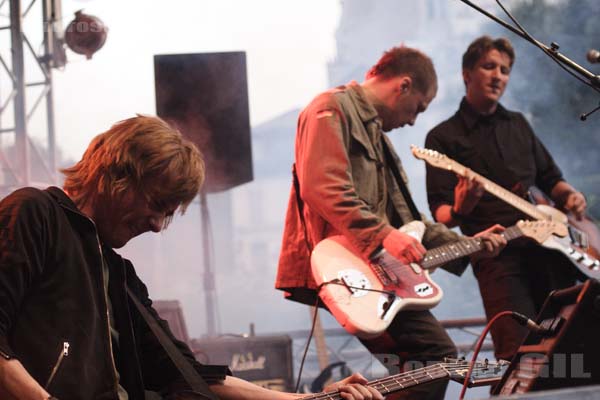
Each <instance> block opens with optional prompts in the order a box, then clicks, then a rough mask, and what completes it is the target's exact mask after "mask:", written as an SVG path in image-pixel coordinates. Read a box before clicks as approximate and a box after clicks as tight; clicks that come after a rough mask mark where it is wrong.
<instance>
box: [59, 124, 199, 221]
mask: <svg viewBox="0 0 600 400" xmlns="http://www.w3.org/2000/svg"><path fill="white" fill-rule="evenodd" d="M61 172H62V173H63V174H64V175H65V183H64V188H65V190H66V191H67V192H69V195H70V197H71V198H72V199H73V201H74V202H75V203H76V204H77V205H78V206H79V207H80V208H81V207H82V206H84V205H86V204H88V203H89V202H92V204H93V202H94V201H95V199H97V198H98V196H110V198H118V197H119V196H122V195H124V194H125V193H126V192H127V191H129V190H135V191H139V192H141V193H143V195H144V196H145V197H146V200H147V201H148V202H149V204H150V205H151V206H152V207H153V208H155V209H157V210H160V211H166V210H167V208H168V207H174V206H175V207H177V206H179V208H180V212H181V214H183V213H184V212H185V210H186V208H187V206H188V205H189V204H190V203H191V202H192V200H193V199H194V197H195V196H196V195H197V194H198V192H199V191H200V188H201V186H202V183H203V182H204V161H203V159H202V155H201V153H200V151H199V150H198V149H197V148H196V146H195V145H194V144H193V143H192V142H190V141H189V140H187V139H185V138H184V137H183V136H182V135H181V133H180V132H179V131H177V130H176V129H174V128H173V127H171V126H170V125H169V124H167V123H166V122H165V121H163V120H162V119H160V118H158V117H153V116H146V115H139V114H138V115H137V116H136V117H133V118H129V119H126V120H123V121H120V122H117V123H116V124H114V125H113V126H112V127H111V128H110V129H109V130H108V131H106V132H104V133H101V134H100V135H98V136H96V137H95V138H94V139H93V140H92V142H91V143H90V145H89V146H88V148H87V150H86V151H85V153H84V154H83V157H82V158H81V160H80V161H79V162H78V163H77V164H75V165H74V166H72V167H70V168H65V169H62V170H61ZM168 222H169V221H168V220H167V221H166V222H165V225H166V224H168Z"/></svg>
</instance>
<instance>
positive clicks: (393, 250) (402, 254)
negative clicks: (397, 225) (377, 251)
mask: <svg viewBox="0 0 600 400" xmlns="http://www.w3.org/2000/svg"><path fill="white" fill-rule="evenodd" d="M382 244H383V248H384V249H385V251H387V252H388V253H390V254H391V255H392V256H393V257H395V258H397V259H398V260H400V261H402V262H404V263H406V264H410V263H418V262H419V261H421V260H422V259H423V256H425V252H426V251H427V250H426V249H425V247H423V245H422V244H421V242H419V241H418V240H417V239H416V238H414V237H413V236H411V235H409V234H407V233H404V232H401V231H399V230H397V229H394V230H392V231H391V232H390V233H388V235H387V236H386V237H385V239H383V243H382Z"/></svg>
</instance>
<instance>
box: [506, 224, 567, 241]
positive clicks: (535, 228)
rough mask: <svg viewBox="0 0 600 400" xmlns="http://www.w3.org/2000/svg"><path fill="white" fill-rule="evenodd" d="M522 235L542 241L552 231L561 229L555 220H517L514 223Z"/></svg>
mask: <svg viewBox="0 0 600 400" xmlns="http://www.w3.org/2000/svg"><path fill="white" fill-rule="evenodd" d="M516 226H517V227H518V228H519V230H520V231H521V233H522V234H523V236H526V237H528V238H531V239H533V240H535V241H536V242H538V243H544V242H545V241H546V239H548V238H549V237H550V236H551V235H552V234H553V233H558V232H561V231H562V230H563V227H562V226H560V225H559V224H558V223H557V222H555V221H551V220H539V221H523V220H521V221H519V222H517V223H516Z"/></svg>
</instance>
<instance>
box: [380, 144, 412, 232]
mask: <svg viewBox="0 0 600 400" xmlns="http://www.w3.org/2000/svg"><path fill="white" fill-rule="evenodd" d="M382 136H383V135H382ZM381 146H382V147H383V153H384V154H385V159H386V164H387V165H388V168H389V169H390V171H392V174H393V175H394V178H395V180H396V183H397V185H398V188H400V192H401V193H402V197H404V201H405V202H406V205H407V206H408V209H409V210H410V213H411V215H412V217H413V218H414V220H415V221H421V213H419V210H418V209H417V206H416V205H415V202H414V201H413V199H412V196H411V195H410V192H409V191H408V187H406V183H404V179H402V176H401V175H400V171H399V170H398V164H396V160H395V159H394V157H393V156H392V152H391V150H390V148H389V147H388V145H387V141H386V140H385V138H384V137H382V138H381ZM387 186H388V192H389V194H390V198H392V188H391V187H390V185H387ZM403 222H408V221H403Z"/></svg>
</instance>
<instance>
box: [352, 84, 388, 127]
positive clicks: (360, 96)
mask: <svg viewBox="0 0 600 400" xmlns="http://www.w3.org/2000/svg"><path fill="white" fill-rule="evenodd" d="M345 87H346V89H347V91H348V94H349V96H350V100H351V101H352V103H353V104H354V105H355V106H356V110H357V111H358V115H359V116H360V119H361V120H362V121H363V122H365V123H366V122H369V121H371V120H374V119H377V120H379V119H380V118H379V115H378V114H377V111H376V110H375V107H373V104H371V102H370V101H369V100H368V99H367V96H366V95H365V91H364V89H363V88H362V86H360V84H358V82H356V81H351V82H349V83H348V84H347V85H346V86H345Z"/></svg>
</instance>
